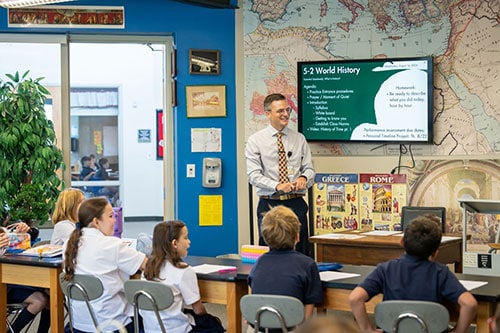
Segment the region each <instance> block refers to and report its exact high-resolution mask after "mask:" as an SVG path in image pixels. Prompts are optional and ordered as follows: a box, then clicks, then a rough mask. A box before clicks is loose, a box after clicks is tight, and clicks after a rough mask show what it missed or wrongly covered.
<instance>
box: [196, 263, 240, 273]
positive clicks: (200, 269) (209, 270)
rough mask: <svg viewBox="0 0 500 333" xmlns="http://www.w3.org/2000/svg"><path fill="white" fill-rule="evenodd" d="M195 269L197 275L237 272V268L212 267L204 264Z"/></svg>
mask: <svg viewBox="0 0 500 333" xmlns="http://www.w3.org/2000/svg"><path fill="white" fill-rule="evenodd" d="M193 269H194V271H195V272H196V273H200V274H210V273H217V272H219V271H230V270H236V269H237V267H236V266H226V265H211V264H202V265H198V266H193Z"/></svg>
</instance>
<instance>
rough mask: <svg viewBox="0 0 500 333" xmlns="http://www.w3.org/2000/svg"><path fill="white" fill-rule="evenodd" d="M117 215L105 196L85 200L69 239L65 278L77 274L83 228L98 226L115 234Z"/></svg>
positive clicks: (99, 228) (102, 230)
mask: <svg viewBox="0 0 500 333" xmlns="http://www.w3.org/2000/svg"><path fill="white" fill-rule="evenodd" d="M114 225H115V217H114V212H113V207H111V204H110V203H109V201H108V199H107V198H105V197H95V198H90V199H87V200H84V201H83V202H82V204H81V205H80V208H79V209H78V223H77V228H76V229H75V230H74V231H73V232H72V233H71V236H70V237H69V239H68V241H67V246H66V252H65V253H64V254H65V258H64V272H65V273H66V274H65V277H64V278H65V279H66V280H68V281H69V280H71V279H73V276H74V274H75V267H76V257H77V254H78V247H79V243H80V238H81V237H82V229H83V228H89V227H90V228H96V229H98V230H100V231H101V232H102V233H103V234H104V235H106V236H111V235H113V227H114Z"/></svg>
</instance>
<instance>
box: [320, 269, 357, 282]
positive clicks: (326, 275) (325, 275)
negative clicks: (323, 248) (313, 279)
mask: <svg viewBox="0 0 500 333" xmlns="http://www.w3.org/2000/svg"><path fill="white" fill-rule="evenodd" d="M355 276H359V274H356V273H344V272H332V271H326V272H319V277H320V278H321V281H325V282H326V281H333V280H340V279H347V278H351V277H355Z"/></svg>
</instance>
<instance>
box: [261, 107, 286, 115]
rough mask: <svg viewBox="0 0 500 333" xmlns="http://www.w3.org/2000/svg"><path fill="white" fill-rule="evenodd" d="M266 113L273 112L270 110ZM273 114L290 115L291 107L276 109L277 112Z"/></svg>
mask: <svg viewBox="0 0 500 333" xmlns="http://www.w3.org/2000/svg"><path fill="white" fill-rule="evenodd" d="M267 111H269V112H273V111H272V110H267ZM274 112H275V113H277V114H284V113H286V114H290V113H291V112H292V108H291V107H287V108H285V109H278V110H276V111H274Z"/></svg>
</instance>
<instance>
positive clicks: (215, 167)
mask: <svg viewBox="0 0 500 333" xmlns="http://www.w3.org/2000/svg"><path fill="white" fill-rule="evenodd" d="M221 178H222V162H221V160H220V158H217V157H205V158H204V159H203V187H220V184H221Z"/></svg>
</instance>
